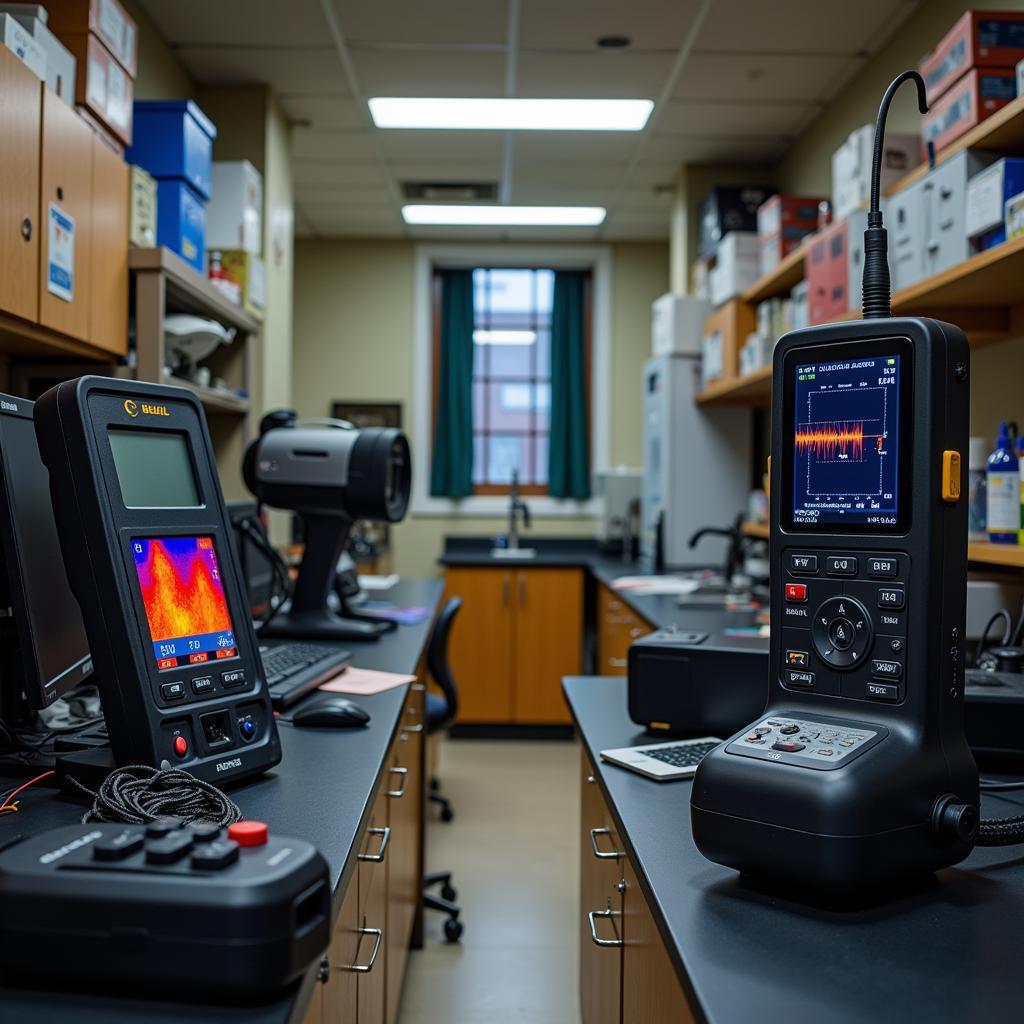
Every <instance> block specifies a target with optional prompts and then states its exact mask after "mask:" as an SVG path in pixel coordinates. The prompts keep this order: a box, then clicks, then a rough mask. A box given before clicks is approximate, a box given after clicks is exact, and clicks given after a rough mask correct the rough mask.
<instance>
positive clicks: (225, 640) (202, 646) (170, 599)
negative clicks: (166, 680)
mask: <svg viewBox="0 0 1024 1024" xmlns="http://www.w3.org/2000/svg"><path fill="white" fill-rule="evenodd" d="M132 552H133V554H134V555H135V570H136V572H137V573H138V575H139V589H140V590H141V592H142V603H143V605H144V607H145V609H146V618H147V620H148V622H149V633H150V638H151V639H152V641H153V656H154V658H155V659H156V666H157V668H158V669H160V670H161V671H162V670H165V669H173V668H179V667H181V666H183V665H199V664H202V663H204V662H207V661H214V660H216V661H221V660H224V659H227V658H235V657H237V656H238V650H237V648H236V647H235V632H234V626H233V624H232V622H231V613H230V612H229V611H228V602H227V598H226V597H225V595H224V583H223V581H222V579H221V575H220V566H219V564H218V563H217V552H216V550H215V549H214V546H213V538H212V537H139V538H136V539H135V540H133V541H132Z"/></svg>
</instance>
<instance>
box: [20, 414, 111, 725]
mask: <svg viewBox="0 0 1024 1024" xmlns="http://www.w3.org/2000/svg"><path fill="white" fill-rule="evenodd" d="M32 407H33V403H32V402H30V401H28V400H26V399H24V398H12V397H11V396H9V395H0V546H2V552H3V562H4V572H3V575H4V577H5V580H6V583H7V587H8V588H9V593H10V607H11V611H12V613H13V618H14V624H15V630H16V633H17V637H18V643H19V646H20V648H21V659H20V660H21V666H22V672H21V676H22V678H21V679H19V680H14V679H11V678H5V679H3V680H0V686H6V687H14V686H17V685H19V684H20V685H21V686H22V687H23V690H24V694H25V698H26V699H27V701H28V703H29V704H30V705H31V706H32V707H34V708H44V707H47V706H48V705H50V704H52V703H53V702H54V701H55V700H56V699H57V698H58V697H60V696H62V695H63V694H64V693H66V692H67V691H68V690H69V689H71V687H73V686H75V685H77V684H78V683H81V682H83V681H84V680H85V679H86V678H88V677H89V676H90V675H91V674H92V658H91V656H90V654H89V642H88V640H87V639H86V635H85V626H84V625H83V623H82V613H81V611H80V609H79V607H78V602H77V601H76V600H75V597H74V595H73V594H72V593H71V587H70V586H69V585H68V579H67V574H66V572H65V569H64V560H63V558H62V557H61V553H60V541H59V540H58V538H57V527H56V526H55V524H54V520H53V506H52V505H51V504H50V481H49V475H48V474H47V472H46V467H45V466H44V465H43V463H42V460H41V459H40V457H39V448H38V446H37V444H36V433H35V428H34V426H33V423H32Z"/></svg>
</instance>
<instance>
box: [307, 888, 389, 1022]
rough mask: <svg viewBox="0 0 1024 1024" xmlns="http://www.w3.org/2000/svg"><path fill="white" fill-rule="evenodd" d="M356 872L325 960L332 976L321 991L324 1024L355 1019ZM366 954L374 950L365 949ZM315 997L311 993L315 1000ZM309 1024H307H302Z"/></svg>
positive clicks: (357, 943)
mask: <svg viewBox="0 0 1024 1024" xmlns="http://www.w3.org/2000/svg"><path fill="white" fill-rule="evenodd" d="M360 938H361V936H360V934H359V871H358V869H357V870H356V871H355V873H354V874H353V875H352V878H351V879H350V880H349V883H348V891H347V892H346V893H345V899H344V900H343V902H342V904H341V913H340V914H339V915H338V920H337V921H336V922H335V925H334V934H333V935H332V937H331V947H330V950H329V951H328V954H327V958H328V961H329V962H330V965H331V973H330V976H329V977H328V979H327V984H326V985H323V986H321V988H322V989H323V1021H324V1024H352V1022H353V1021H354V1020H355V1019H356V1002H357V995H356V994H357V991H358V982H357V980H356V979H357V978H358V977H359V975H358V974H356V972H355V971H354V970H353V968H354V967H355V966H356V965H357V964H358V962H359V945H360V943H359V940H360ZM364 948H365V949H367V950H369V949H372V948H373V947H372V946H370V945H365V944H364ZM315 997H316V993H314V998H315ZM304 1024H310V1022H308V1021H307V1022H304Z"/></svg>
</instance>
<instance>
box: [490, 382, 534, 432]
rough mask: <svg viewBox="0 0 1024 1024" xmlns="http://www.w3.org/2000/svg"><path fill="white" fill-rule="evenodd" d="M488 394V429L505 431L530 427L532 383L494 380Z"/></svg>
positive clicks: (532, 398) (532, 400)
mask: <svg viewBox="0 0 1024 1024" xmlns="http://www.w3.org/2000/svg"><path fill="white" fill-rule="evenodd" d="M488 395H489V398H490V415H489V418H488V423H487V426H488V429H490V430H501V431H505V432H508V431H526V430H529V429H530V427H531V421H530V410H531V409H532V407H533V403H534V400H535V399H534V388H533V385H532V384H527V383H514V384H506V383H501V382H496V383H493V384H491V385H490V387H489V389H488Z"/></svg>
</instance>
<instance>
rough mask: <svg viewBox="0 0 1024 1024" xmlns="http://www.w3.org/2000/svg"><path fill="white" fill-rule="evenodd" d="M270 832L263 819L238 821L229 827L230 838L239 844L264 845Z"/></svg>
mask: <svg viewBox="0 0 1024 1024" xmlns="http://www.w3.org/2000/svg"><path fill="white" fill-rule="evenodd" d="M269 837H270V833H269V831H268V830H267V826H266V824H265V823H264V822H262V821H236V822H235V823H234V825H231V826H230V827H229V828H228V839H234V841H235V842H236V843H238V845H239V846H263V844H264V843H266V841H267V839H268V838H269Z"/></svg>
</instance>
